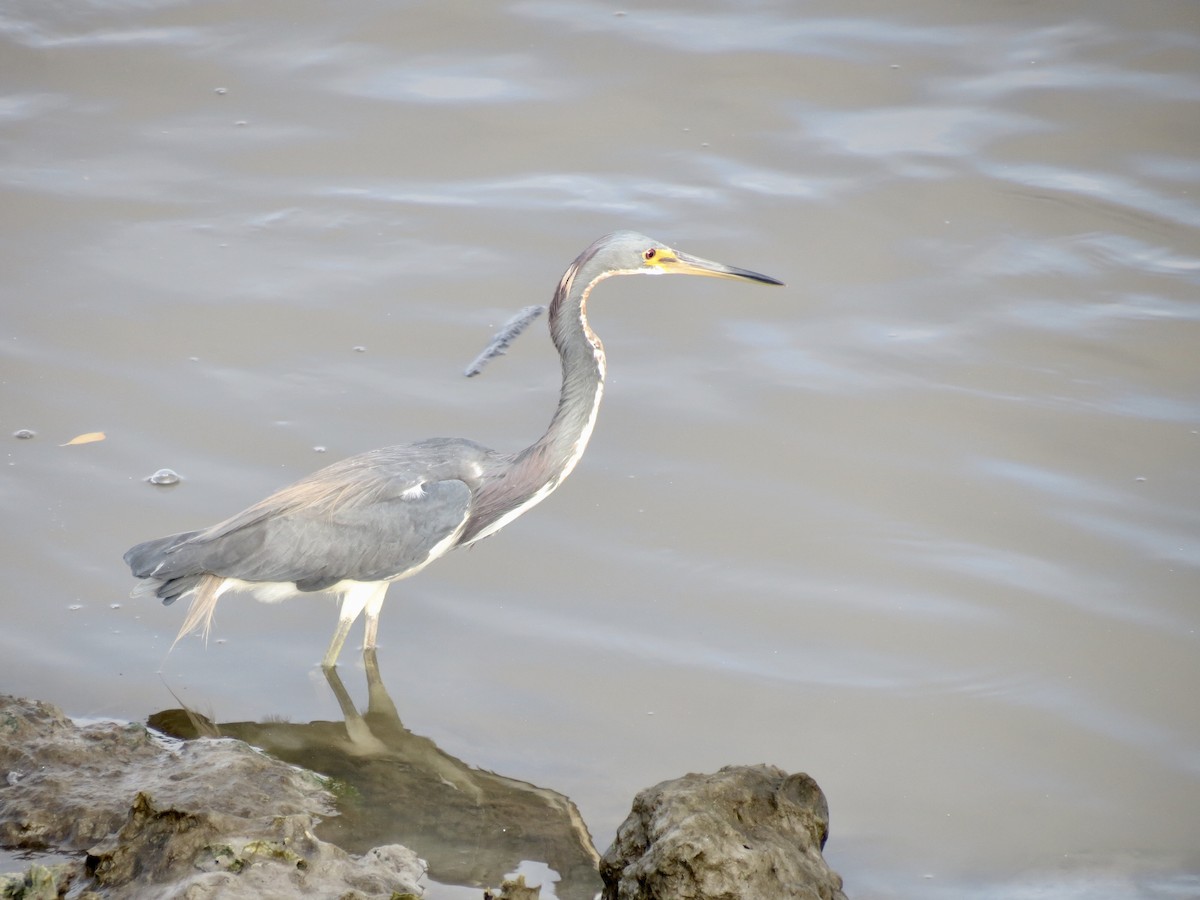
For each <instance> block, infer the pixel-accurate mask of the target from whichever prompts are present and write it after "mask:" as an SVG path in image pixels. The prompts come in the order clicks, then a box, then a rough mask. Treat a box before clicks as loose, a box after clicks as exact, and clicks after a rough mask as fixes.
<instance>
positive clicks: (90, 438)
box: [58, 431, 104, 447]
mask: <svg viewBox="0 0 1200 900" xmlns="http://www.w3.org/2000/svg"><path fill="white" fill-rule="evenodd" d="M102 440H104V432H103V431H89V432H88V433H87V434H80V435H76V436H75V437H73V438H71V439H70V440H69V441H67V442H66V443H65V444H59V445H58V446H60V447H70V446H71V445H72V444H94V443H95V442H96V441H102Z"/></svg>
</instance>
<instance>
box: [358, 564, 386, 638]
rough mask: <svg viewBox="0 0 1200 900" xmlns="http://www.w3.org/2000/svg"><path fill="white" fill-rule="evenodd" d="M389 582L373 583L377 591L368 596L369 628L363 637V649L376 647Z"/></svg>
mask: <svg viewBox="0 0 1200 900" xmlns="http://www.w3.org/2000/svg"><path fill="white" fill-rule="evenodd" d="M388 584H389V582H387V581H381V582H379V583H378V584H375V585H372V586H373V587H374V588H375V592H374V593H373V594H371V596H370V597H368V598H367V602H366V609H367V629H366V634H365V635H364V637H363V649H364V650H374V649H375V636H376V635H377V634H378V633H379V611H380V610H381V609H383V598H384V597H386V596H387V589H388Z"/></svg>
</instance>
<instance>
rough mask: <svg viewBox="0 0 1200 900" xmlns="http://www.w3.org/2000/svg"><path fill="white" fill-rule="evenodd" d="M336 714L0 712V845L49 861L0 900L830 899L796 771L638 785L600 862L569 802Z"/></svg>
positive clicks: (819, 829) (830, 881) (816, 791)
mask: <svg viewBox="0 0 1200 900" xmlns="http://www.w3.org/2000/svg"><path fill="white" fill-rule="evenodd" d="M333 677H334V678H335V679H336V675H333ZM335 691H336V688H335ZM339 699H340V698H339ZM343 710H344V711H345V712H346V713H347V717H346V721H345V722H342V723H328V722H324V723H307V724H305V725H292V724H288V723H263V724H256V723H228V724H224V725H217V724H215V723H211V722H209V721H207V720H205V719H203V718H202V717H199V716H196V715H195V714H193V713H189V712H188V711H186V710H175V711H167V712H165V713H161V714H157V715H156V716H154V717H151V723H152V725H153V726H154V727H147V726H145V725H141V724H136V723H132V724H131V723H117V722H91V723H88V722H84V723H78V722H75V721H73V720H71V719H70V718H68V717H67V716H66V715H64V714H63V712H62V711H61V710H59V709H58V708H56V707H54V706H52V705H50V704H47V703H42V702H39V701H35V700H25V699H20V698H15V697H2V696H0V772H2V773H3V775H4V777H5V780H4V782H3V785H2V786H0V846H3V847H4V848H6V849H8V850H15V851H24V852H29V853H49V852H57V853H59V854H62V855H63V856H65V857H67V860H66V861H64V862H59V863H55V864H52V865H43V864H40V863H37V862H34V863H33V864H31V865H29V866H28V867H27V868H26V869H25V870H24V871H21V872H14V873H12V874H9V875H0V897H4V898H9V897H12V898H27V900H34V898H36V900H48V898H56V897H64V896H67V895H68V893H69V894H70V896H71V897H73V898H81V900H86V898H93V897H150V896H155V897H165V896H170V897H186V898H189V900H204V898H218V897H219V898H233V900H237V898H242V897H245V898H291V897H314V896H315V897H339V898H346V900H351V898H354V900H357V898H363V900H368V898H371V900H373V898H386V900H402V898H403V900H407V898H410V897H411V898H418V897H421V896H422V894H423V888H422V885H421V879H422V877H423V876H424V875H425V873H426V872H428V873H429V875H430V877H432V878H434V879H436V880H437V881H439V882H442V883H452V884H463V885H469V886H474V887H478V888H479V890H480V897H481V898H482V897H493V898H510V900H526V898H534V897H537V896H538V890H537V888H536V887H533V886H526V885H524V884H523V882H521V881H510V882H508V883H507V884H506V883H505V876H506V875H507V873H509V872H511V871H513V870H514V869H515V868H516V864H517V863H519V862H520V860H522V859H538V860H543V861H545V862H546V863H547V865H548V866H549V867H550V868H551V869H553V870H554V871H556V872H557V873H558V874H559V876H560V879H561V880H560V881H558V882H557V883H556V885H555V894H556V895H557V896H558V897H559V898H560V900H585V898H588V900H590V898H593V897H595V896H596V895H598V894H602V895H603V896H604V897H605V898H606V900H652V898H661V900H667V898H676V897H689V898H696V900H701V898H718V897H720V898H735V897H745V898H754V900H772V898H776V897H778V898H784V897H787V898H794V897H800V898H822V900H844V898H845V895H844V894H843V893H842V882H841V878H840V877H839V876H838V875H837V874H836V873H835V872H833V871H832V870H831V869H829V867H828V866H827V865H826V864H825V861H824V859H823V858H822V856H821V849H822V848H823V847H824V843H825V839H826V837H827V835H828V821H829V820H828V809H827V806H826V801H825V797H824V795H823V794H822V792H821V789H820V788H819V787H818V786H817V784H816V782H814V781H813V780H812V779H811V778H809V777H808V776H807V775H803V774H797V775H788V774H787V773H785V772H783V771H782V770H780V769H777V768H774V767H771V766H744V767H728V768H725V769H722V770H721V771H720V772H718V773H715V774H711V775H688V776H684V777H683V778H680V779H676V780H674V781H670V782H665V783H663V784H660V785H657V786H655V787H653V788H649V789H647V790H645V791H643V792H641V793H640V794H639V795H638V797H637V798H636V800H635V801H634V804H633V810H632V812H631V813H630V816H629V817H628V818H627V819H626V821H625V822H624V824H622V826H621V827H620V829H619V831H618V834H617V838H616V840H615V841H614V843H613V845H612V846H611V847H610V848H609V849H608V851H607V852H606V853H605V854H604V855H603V857H602V858H601V857H600V856H599V854H597V853H596V851H595V849H594V848H593V846H592V842H591V838H590V836H589V835H588V832H587V828H586V826H585V825H584V823H583V821H582V818H581V817H580V816H579V813H578V810H577V809H575V806H574V804H573V803H571V802H570V800H568V799H567V798H566V797H563V796H562V795H560V794H557V793H555V792H553V791H550V790H548V789H545V788H539V787H536V786H534V785H530V784H527V783H525V782H519V781H516V780H513V779H507V778H505V777H503V776H500V775H496V774H494V773H490V772H482V771H480V770H477V769H473V768H471V767H469V766H467V765H466V764H464V763H462V762H461V761H459V760H456V759H454V758H453V757H450V756H449V755H447V754H445V753H444V752H443V751H441V750H440V749H438V748H437V747H436V746H435V745H434V744H433V743H432V742H430V741H429V740H428V739H427V738H423V737H420V736H418V735H413V734H412V733H411V732H409V731H407V729H404V727H403V725H402V724H401V723H400V721H399V717H398V716H397V715H396V714H395V708H394V707H393V706H392V705H391V701H390V699H388V698H387V696H386V692H384V691H382V686H381V685H378V684H377V683H376V689H375V690H372V692H371V706H370V708H369V709H368V711H367V713H365V714H362V715H360V714H358V713H357V712H355V711H354V708H353V706H352V705H349V701H348V699H347V702H346V704H344V705H343ZM318 732H319V733H318ZM297 748H301V749H302V750H303V752H302V754H298V752H297ZM314 748H316V750H314ZM289 749H290V750H291V751H292V754H291V755H293V756H296V755H303V757H304V759H305V765H304V766H300V765H297V764H295V763H294V762H291V761H289V760H288V756H289ZM314 770H315V771H314ZM318 772H319V773H320V774H318ZM381 807H386V809H385V810H381ZM381 811H384V812H387V811H390V812H391V813H393V814H394V815H393V816H392V817H391V818H390V819H389V820H388V822H389V823H390V824H388V825H385V824H384V822H383V820H382V819H379V818H377V816H378V815H379V813H380V812H381ZM373 817H374V818H373ZM397 823H399V825H398V826H397ZM410 835H411V836H413V837H414V838H417V839H416V840H410V839H409V837H410ZM389 838H390V839H389ZM400 841H405V842H408V843H410V844H412V846H413V847H415V848H416V849H415V850H414V849H409V847H407V846H404V845H403V844H402V843H401V842H400ZM418 853H419V854H420V855H418Z"/></svg>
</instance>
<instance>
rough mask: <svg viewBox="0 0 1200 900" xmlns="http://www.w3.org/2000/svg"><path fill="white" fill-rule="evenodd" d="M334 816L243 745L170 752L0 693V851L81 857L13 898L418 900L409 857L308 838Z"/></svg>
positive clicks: (326, 797) (223, 743) (168, 743)
mask: <svg viewBox="0 0 1200 900" xmlns="http://www.w3.org/2000/svg"><path fill="white" fill-rule="evenodd" d="M333 811H334V808H333V797H332V795H331V794H330V793H329V791H328V790H327V789H326V786H325V784H324V782H323V781H322V780H321V779H320V778H318V777H317V776H316V775H314V774H313V773H311V772H308V771H305V770H303V769H299V768H296V767H294V766H289V765H287V764H286V763H282V762H279V761H278V760H275V759H272V758H270V757H268V756H266V755H264V754H262V753H260V752H258V751H257V750H255V749H253V748H252V747H250V746H249V745H248V744H245V743H243V742H241V741H235V740H216V741H201V742H195V743H188V744H181V743H179V742H178V741H173V740H169V739H166V738H163V737H162V736H161V735H158V734H156V733H155V732H152V731H149V730H148V729H146V728H144V727H143V726H141V725H130V724H125V723H115V722H98V723H94V724H89V725H83V726H81V725H77V724H76V723H74V722H72V721H71V720H70V719H68V718H67V717H66V716H65V715H63V713H62V712H61V711H60V710H59V709H57V708H55V707H54V706H51V705H49V704H46V703H39V702H37V701H33V700H21V699H18V698H14V697H5V696H0V846H3V847H5V848H8V849H23V850H39V851H59V852H73V851H74V852H78V851H86V856H82V858H81V859H79V860H78V861H71V862H67V863H63V864H59V865H55V866H52V867H49V868H46V867H41V866H33V867H31V868H30V870H29V871H28V872H26V873H24V875H20V876H16V878H15V879H12V878H8V879H0V888H3V889H4V890H5V891H7V892H9V893H10V894H16V895H18V896H21V895H24V896H38V897H41V896H55V894H60V895H61V894H63V893H66V892H67V891H70V892H71V895H72V896H79V895H85V896H86V894H87V892H89V891H99V892H101V893H102V894H104V895H107V896H123V897H132V896H172V897H187V898H189V900H204V898H209V897H221V898H229V900H238V898H280V900H282V898H292V897H347V898H358V900H365V898H375V897H380V898H395V897H406V896H408V897H416V896H419V895H420V893H421V888H420V887H419V886H418V879H419V878H420V877H421V875H422V873H423V867H422V865H421V862H420V860H418V859H417V857H416V855H415V854H414V853H412V851H410V850H408V849H406V848H404V847H401V846H399V845H389V846H385V847H376V848H374V849H372V850H369V851H367V852H366V853H363V854H362V855H361V856H352V855H351V854H349V853H346V852H345V851H344V850H341V849H340V848H338V847H336V846H334V845H332V844H329V843H327V842H325V841H321V840H319V839H318V838H316V837H315V836H314V835H313V833H312V828H313V825H314V824H315V823H316V821H317V820H318V818H319V817H322V816H327V815H331V814H332V813H333ZM81 855H82V854H81ZM47 881H49V883H50V884H51V885H52V887H48V886H47V884H46V882H47ZM51 891H53V893H51ZM7 895H8V894H5V896H7Z"/></svg>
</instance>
